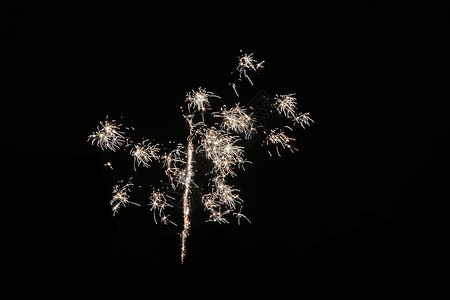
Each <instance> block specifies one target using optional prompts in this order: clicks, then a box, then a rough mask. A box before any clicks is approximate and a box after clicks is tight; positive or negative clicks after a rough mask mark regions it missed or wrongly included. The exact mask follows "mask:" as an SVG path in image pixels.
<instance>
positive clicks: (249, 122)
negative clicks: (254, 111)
mask: <svg viewBox="0 0 450 300" xmlns="http://www.w3.org/2000/svg"><path fill="white" fill-rule="evenodd" d="M213 115H214V116H215V117H218V118H222V124H221V128H222V129H225V130H227V132H230V131H234V132H235V133H238V134H243V135H244V136H245V138H246V139H250V138H251V137H252V135H253V134H254V133H255V132H256V128H255V127H254V126H253V125H254V123H255V119H253V118H252V116H251V114H248V113H247V110H246V109H245V108H244V107H242V106H239V103H236V105H235V106H234V107H232V108H230V109H227V107H226V106H225V105H224V106H223V107H222V108H221V109H220V113H217V112H216V113H213Z"/></svg>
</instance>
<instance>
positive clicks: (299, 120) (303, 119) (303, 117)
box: [294, 113, 314, 129]
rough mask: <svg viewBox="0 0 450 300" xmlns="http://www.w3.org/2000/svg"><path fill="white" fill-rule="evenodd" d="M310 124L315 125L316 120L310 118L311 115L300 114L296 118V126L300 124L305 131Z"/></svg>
mask: <svg viewBox="0 0 450 300" xmlns="http://www.w3.org/2000/svg"><path fill="white" fill-rule="evenodd" d="M309 122H313V123H314V120H313V119H311V118H310V116H309V113H300V114H298V115H297V116H295V118H294V124H295V123H299V124H300V126H302V128H303V129H305V124H306V125H308V126H310V124H309Z"/></svg>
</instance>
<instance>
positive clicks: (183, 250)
mask: <svg viewBox="0 0 450 300" xmlns="http://www.w3.org/2000/svg"><path fill="white" fill-rule="evenodd" d="M193 151H194V146H193V145H192V136H190V137H189V138H188V145H187V156H188V157H187V163H186V164H187V167H186V179H185V183H184V194H183V231H182V232H181V263H184V258H185V256H186V239H187V237H188V235H189V227H190V224H191V221H190V220H189V214H190V209H191V203H190V200H189V194H190V187H191V181H192V175H193V170H192V152H193Z"/></svg>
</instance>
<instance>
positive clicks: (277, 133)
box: [266, 128, 298, 156]
mask: <svg viewBox="0 0 450 300" xmlns="http://www.w3.org/2000/svg"><path fill="white" fill-rule="evenodd" d="M293 141H295V139H294V138H290V137H288V136H287V135H286V134H285V133H284V132H283V131H282V130H281V129H280V128H275V129H272V130H270V132H269V134H268V135H267V137H266V144H267V145H268V144H269V142H270V143H272V144H275V149H276V150H277V154H278V156H281V155H280V151H279V149H278V145H281V147H283V149H286V148H287V149H289V150H291V152H294V150H298V149H296V148H294V147H293V146H292V142H293ZM269 154H270V156H272V153H270V151H269Z"/></svg>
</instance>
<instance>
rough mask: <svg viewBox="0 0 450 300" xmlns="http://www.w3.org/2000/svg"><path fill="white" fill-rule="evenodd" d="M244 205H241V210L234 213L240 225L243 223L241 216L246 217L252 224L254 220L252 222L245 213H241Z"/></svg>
mask: <svg viewBox="0 0 450 300" xmlns="http://www.w3.org/2000/svg"><path fill="white" fill-rule="evenodd" d="M242 207H243V206H241V208H239V212H237V213H233V215H234V216H236V218H237V222H238V225H241V218H244V219H246V220H247V222H249V223H250V224H251V223H252V222H250V220H249V219H248V218H247V217H246V216H245V215H244V214H242V213H241V212H242Z"/></svg>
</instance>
